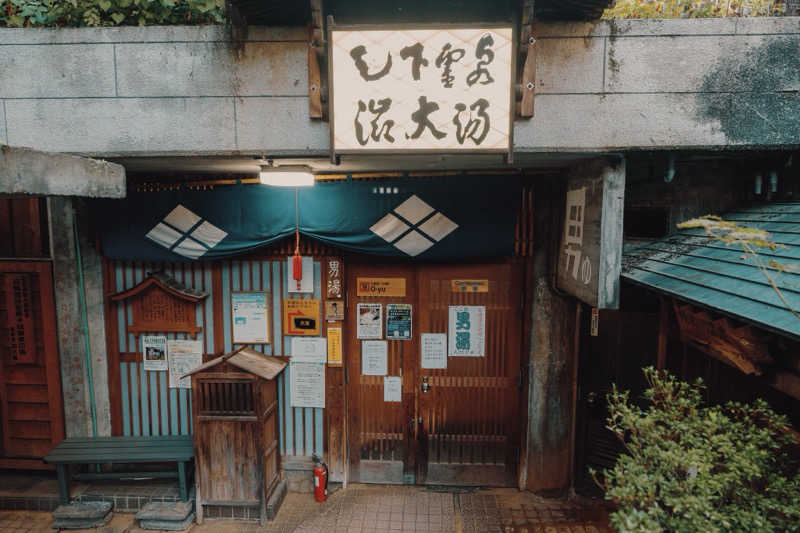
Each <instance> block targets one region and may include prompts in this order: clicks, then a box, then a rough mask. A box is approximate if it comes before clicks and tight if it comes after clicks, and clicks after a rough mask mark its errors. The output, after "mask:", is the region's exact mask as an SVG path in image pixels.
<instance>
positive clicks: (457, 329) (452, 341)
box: [447, 305, 486, 357]
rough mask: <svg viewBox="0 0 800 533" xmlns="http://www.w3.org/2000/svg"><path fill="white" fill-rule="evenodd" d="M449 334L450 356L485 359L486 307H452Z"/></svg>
mask: <svg viewBox="0 0 800 533" xmlns="http://www.w3.org/2000/svg"><path fill="white" fill-rule="evenodd" d="M447 334H448V339H447V352H448V355H449V356H451V357H455V356H467V357H483V355H484V346H485V344H486V307H484V306H482V305H451V306H450V307H449V321H448V329H447Z"/></svg>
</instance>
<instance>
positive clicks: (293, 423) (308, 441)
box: [274, 261, 325, 456]
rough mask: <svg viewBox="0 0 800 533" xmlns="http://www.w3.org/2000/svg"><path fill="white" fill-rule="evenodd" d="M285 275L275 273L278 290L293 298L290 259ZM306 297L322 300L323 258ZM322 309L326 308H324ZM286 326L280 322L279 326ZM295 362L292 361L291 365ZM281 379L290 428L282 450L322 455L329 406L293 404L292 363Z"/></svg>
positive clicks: (287, 345)
mask: <svg viewBox="0 0 800 533" xmlns="http://www.w3.org/2000/svg"><path fill="white" fill-rule="evenodd" d="M277 266H279V268H280V269H281V270H280V271H281V272H282V276H281V277H280V278H278V276H274V278H275V279H276V283H278V282H280V284H281V286H280V287H279V291H278V290H276V291H275V292H276V293H277V294H280V295H282V296H283V298H284V299H288V298H289V290H288V286H287V283H286V279H287V277H288V276H289V275H291V273H290V272H289V270H288V264H287V261H282V262H281V263H280V264H279V265H277ZM302 298H304V299H315V300H319V301H321V300H322V265H321V263H320V262H319V261H314V292H313V293H312V294H304V295H303V296H302ZM320 313H322V310H320ZM279 327H282V326H279V325H276V330H277V329H278V328H279ZM292 338H293V337H291V336H285V337H283V353H284V354H286V355H291V353H292ZM280 341H281V339H280V337H278V336H276V338H275V342H276V347H277V346H280V345H281V344H280ZM290 366H291V365H290ZM280 379H281V382H280V383H279V384H278V386H279V390H281V391H282V395H281V397H280V401H281V403H282V406H281V407H282V409H281V415H282V417H281V419H280V422H281V428H286V430H285V434H283V435H281V453H282V454H285V455H301V456H310V455H312V454H315V453H316V454H318V455H322V440H323V439H322V437H323V435H322V432H323V417H324V413H325V410H324V409H322V408H311V407H292V406H291V404H292V399H291V391H290V388H291V387H290V385H289V384H290V383H291V370H290V368H289V367H287V368H286V370H284V371H283V372H282V373H281V377H280Z"/></svg>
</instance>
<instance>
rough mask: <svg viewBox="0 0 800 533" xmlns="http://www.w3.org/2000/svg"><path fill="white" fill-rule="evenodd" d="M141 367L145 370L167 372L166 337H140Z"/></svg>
mask: <svg viewBox="0 0 800 533" xmlns="http://www.w3.org/2000/svg"><path fill="white" fill-rule="evenodd" d="M142 366H143V368H144V369H145V370H153V371H157V370H167V337H165V336H164V335H142Z"/></svg>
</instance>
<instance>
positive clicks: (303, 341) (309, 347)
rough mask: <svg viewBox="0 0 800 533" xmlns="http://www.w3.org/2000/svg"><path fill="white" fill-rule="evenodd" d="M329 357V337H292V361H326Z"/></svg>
mask: <svg viewBox="0 0 800 533" xmlns="http://www.w3.org/2000/svg"><path fill="white" fill-rule="evenodd" d="M327 357H328V343H327V339H324V338H320V337H292V361H295V362H298V363H299V362H305V363H324V362H325V360H326V358H327Z"/></svg>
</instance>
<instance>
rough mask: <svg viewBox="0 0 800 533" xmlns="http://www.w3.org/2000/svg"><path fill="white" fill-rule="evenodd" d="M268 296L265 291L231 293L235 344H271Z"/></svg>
mask: <svg viewBox="0 0 800 533" xmlns="http://www.w3.org/2000/svg"><path fill="white" fill-rule="evenodd" d="M268 294H269V293H266V292H263V291H257V292H256V291H254V292H234V293H231V320H232V321H233V343H234V344H265V343H268V342H269V312H268V307H267V301H268V300H269V298H268Z"/></svg>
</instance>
